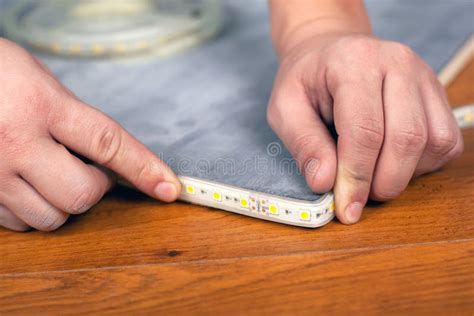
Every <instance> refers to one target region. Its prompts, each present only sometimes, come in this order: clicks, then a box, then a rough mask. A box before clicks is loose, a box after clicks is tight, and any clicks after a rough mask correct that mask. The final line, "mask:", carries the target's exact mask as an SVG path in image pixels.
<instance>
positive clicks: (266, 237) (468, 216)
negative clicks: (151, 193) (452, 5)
mask: <svg viewBox="0 0 474 316" xmlns="http://www.w3.org/2000/svg"><path fill="white" fill-rule="evenodd" d="M473 86H474V61H473V62H471V64H470V65H469V66H468V67H467V68H466V69H465V70H464V71H463V72H462V73H461V75H460V76H459V77H458V78H457V79H456V81H455V82H454V83H453V84H452V85H451V86H450V87H449V88H448V93H449V96H450V99H451V102H452V103H453V104H455V105H456V104H464V103H467V102H472V101H474V89H473ZM463 134H464V139H465V144H466V145H465V152H464V154H463V155H462V156H461V158H459V159H458V160H457V161H455V162H453V163H451V164H450V165H448V166H446V167H445V168H444V169H443V170H441V171H439V172H436V173H434V174H431V175H428V176H424V177H422V178H419V179H417V180H415V181H413V182H412V183H411V184H410V186H409V188H408V189H407V190H406V192H404V193H403V195H402V196H401V197H400V198H398V199H396V200H395V201H393V202H390V203H386V204H383V205H378V206H372V207H367V208H366V210H365V213H364V216H363V219H362V221H361V222H360V223H359V224H358V225H355V226H344V225H341V224H340V223H338V222H336V221H334V222H332V223H330V224H329V225H327V226H326V227H323V228H320V229H316V230H311V229H303V228H296V227H290V226H285V225H280V224H275V223H271V222H265V221H260V220H256V219H252V218H248V217H244V216H240V215H235V214H232V213H228V212H225V211H219V210H213V209H209V208H205V207H198V206H192V205H188V204H184V203H174V204H171V205H164V204H160V203H158V202H155V201H152V200H150V199H147V198H145V197H144V196H142V195H140V194H138V193H136V192H134V191H131V190H127V189H124V188H119V189H116V190H115V191H114V192H112V193H111V194H109V195H108V196H107V198H105V200H104V201H103V202H102V203H100V204H99V205H98V206H96V207H95V208H94V209H93V210H91V211H90V212H88V213H87V214H84V215H82V216H77V217H74V218H72V219H71V220H70V221H69V223H68V224H67V225H66V226H64V227H63V228H61V229H60V230H58V231H57V232H54V233H41V232H36V231H34V232H29V233H12V232H9V231H6V230H2V229H0V240H1V244H0V255H1V259H0V315H10V314H18V315H25V314H32V315H37V314H39V312H41V314H43V313H48V314H61V315H77V314H88V313H91V314H110V315H117V314H156V313H159V312H161V313H163V314H174V313H196V314H211V313H212V314H229V313H230V314H236V313H239V312H240V313H241V312H246V313H249V314H261V313H265V314H272V313H279V314H290V313H291V314H294V313H298V314H315V313H317V312H318V311H324V312H325V314H327V313H329V314H335V313H340V314H349V313H357V314H364V315H366V314H375V313H378V314H380V313H383V314H418V313H420V314H430V315H432V314H444V315H448V314H449V315H452V314H459V315H473V314H474V129H470V130H465V131H464V132H463Z"/></svg>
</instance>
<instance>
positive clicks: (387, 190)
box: [371, 183, 405, 201]
mask: <svg viewBox="0 0 474 316" xmlns="http://www.w3.org/2000/svg"><path fill="white" fill-rule="evenodd" d="M404 189H405V188H404V187H400V186H397V185H395V184H392V183H390V184H389V185H376V186H374V187H373V188H372V194H371V195H372V197H373V198H374V199H375V200H377V201H389V200H393V199H395V198H396V197H398V196H399V195H400V194H401V193H402V192H403V190H404Z"/></svg>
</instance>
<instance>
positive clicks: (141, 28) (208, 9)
mask: <svg viewBox="0 0 474 316" xmlns="http://www.w3.org/2000/svg"><path fill="white" fill-rule="evenodd" d="M2 20H3V27H4V29H5V31H6V34H7V36H8V37H10V38H12V39H13V40H15V41H17V42H20V43H24V44H27V45H29V46H31V47H33V48H36V49H40V50H42V51H47V52H50V53H54V54H60V55H67V56H75V57H77V56H83V57H107V56H118V55H120V56H123V55H131V54H138V53H145V52H153V53H155V54H158V55H168V54H172V53H173V52H176V51H180V50H182V49H185V48H188V47H191V46H194V45H196V44H199V43H201V42H203V41H205V40H207V39H209V38H211V37H212V36H214V35H215V34H216V33H217V32H218V30H219V28H220V24H221V23H220V22H221V20H220V2H219V0H100V1H97V0H20V1H18V2H16V3H15V4H14V5H13V6H12V7H11V8H9V10H8V11H7V12H6V14H5V16H4V18H3V19H2Z"/></svg>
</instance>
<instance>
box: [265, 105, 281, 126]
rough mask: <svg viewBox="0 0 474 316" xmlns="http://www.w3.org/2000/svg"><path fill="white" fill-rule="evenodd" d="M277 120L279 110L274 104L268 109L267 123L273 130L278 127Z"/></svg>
mask: <svg viewBox="0 0 474 316" xmlns="http://www.w3.org/2000/svg"><path fill="white" fill-rule="evenodd" d="M277 120H278V109H277V108H276V105H275V104H274V103H270V104H269V106H268V107H267V122H268V125H270V127H271V128H272V129H273V130H274V129H275V128H276V127H277V126H278V123H277Z"/></svg>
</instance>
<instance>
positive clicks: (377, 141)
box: [350, 119, 385, 150]
mask: <svg viewBox="0 0 474 316" xmlns="http://www.w3.org/2000/svg"><path fill="white" fill-rule="evenodd" d="M350 130H351V135H350V137H351V138H352V140H353V141H354V142H355V143H356V144H357V145H358V146H360V147H362V148H363V149H369V150H380V148H381V147H382V143H383V140H384V133H385V131H384V125H383V123H382V122H381V121H379V120H376V119H365V120H360V121H356V122H355V123H354V124H353V125H352V128H351V129H350Z"/></svg>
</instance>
